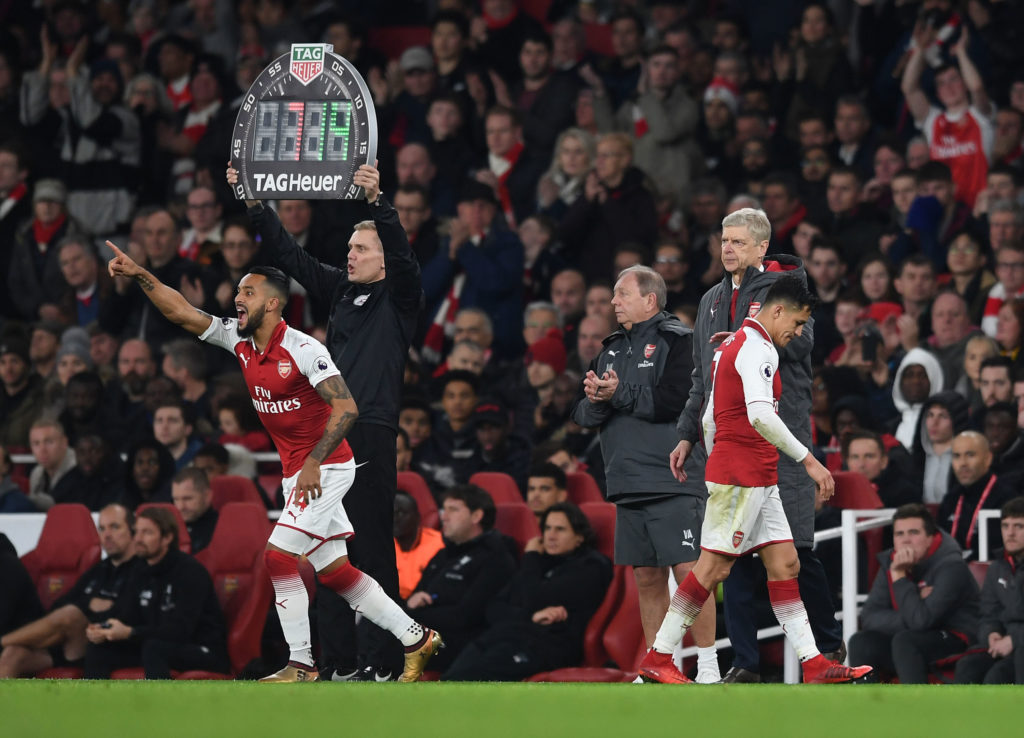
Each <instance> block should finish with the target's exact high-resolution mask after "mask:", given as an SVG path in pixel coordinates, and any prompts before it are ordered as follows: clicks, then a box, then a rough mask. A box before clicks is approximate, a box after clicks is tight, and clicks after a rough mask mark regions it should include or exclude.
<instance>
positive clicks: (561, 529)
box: [441, 502, 612, 681]
mask: <svg viewBox="0 0 1024 738" xmlns="http://www.w3.org/2000/svg"><path fill="white" fill-rule="evenodd" d="M542 530H543V541H542V542H538V543H535V544H533V545H531V546H528V547H527V551H526V553H525V554H524V555H523V560H522V565H521V566H520V568H519V571H518V572H517V573H516V575H515V576H513V577H512V579H511V580H510V581H509V582H508V584H507V585H506V586H505V588H504V589H502V591H501V592H500V593H499V594H498V596H497V597H496V598H495V599H494V600H492V601H491V603H490V605H489V606H488V608H487V621H488V622H489V623H490V627H489V628H488V629H487V631H486V632H484V633H483V635H481V636H480V637H479V638H477V639H476V640H474V641H473V642H472V643H470V644H469V645H468V646H467V647H466V648H465V649H464V650H463V651H462V653H461V654H460V655H459V657H458V658H457V659H455V663H453V664H452V665H451V667H450V668H449V669H448V670H447V671H446V672H445V673H444V674H442V675H441V679H442V680H443V681H519V680H521V679H525V678H526V677H528V676H531V675H533V674H537V673H539V672H542V671H549V670H552V669H559V668H563V667H567V666H572V665H574V664H577V663H579V660H580V659H581V658H582V656H583V633H584V631H585V630H586V627H587V623H588V622H589V621H590V618H591V616H592V615H593V614H594V612H595V611H596V610H597V608H598V606H599V605H600V604H601V600H602V599H603V598H604V595H605V592H606V591H607V589H608V584H609V583H610V582H611V578H612V566H611V562H610V561H608V559H607V558H605V557H604V556H603V555H601V554H600V553H598V552H597V551H595V550H594V548H593V544H594V540H595V537H594V532H593V530H592V529H591V527H590V523H589V522H588V521H587V518H586V516H585V515H584V514H583V513H582V512H581V511H580V509H579V508H578V507H576V506H575V505H573V504H572V503H570V502H563V503H559V504H557V505H553V506H551V507H550V508H548V511H547V512H546V513H545V514H544V518H543V525H542Z"/></svg>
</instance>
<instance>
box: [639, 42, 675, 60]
mask: <svg viewBox="0 0 1024 738" xmlns="http://www.w3.org/2000/svg"><path fill="white" fill-rule="evenodd" d="M662 54H667V55H669V56H674V57H675V58H676V59H678V58H679V52H678V51H676V50H675V48H674V47H672V46H669V45H668V44H658V45H657V46H655V47H654V48H652V49H651V50H650V51H648V52H647V58H648V59H652V58H654V57H656V56H661V55H662Z"/></svg>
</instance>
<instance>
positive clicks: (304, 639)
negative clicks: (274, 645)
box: [270, 569, 313, 666]
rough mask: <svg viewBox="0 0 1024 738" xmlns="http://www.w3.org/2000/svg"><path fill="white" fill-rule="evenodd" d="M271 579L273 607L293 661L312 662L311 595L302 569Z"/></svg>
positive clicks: (308, 664) (310, 663) (310, 664)
mask: <svg viewBox="0 0 1024 738" xmlns="http://www.w3.org/2000/svg"><path fill="white" fill-rule="evenodd" d="M270 581H271V582H272V583H273V585H274V607H275V609H276V610H277V617H278V619H279V620H280V621H281V630H282V632H283V633H284V639H285V640H286V641H287V642H288V649H289V651H290V652H291V653H290V655H289V657H288V658H289V660H290V661H296V662H298V663H300V664H305V665H307V666H312V665H313V649H312V644H311V643H310V637H309V595H308V594H306V585H304V584H303V583H302V577H301V576H299V570H298V569H296V570H295V572H294V573H289V574H285V575H282V574H277V575H276V576H272V577H271V578H270Z"/></svg>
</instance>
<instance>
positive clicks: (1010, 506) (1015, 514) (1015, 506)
mask: <svg viewBox="0 0 1024 738" xmlns="http://www.w3.org/2000/svg"><path fill="white" fill-rule="evenodd" d="M1007 518H1024V497H1014V498H1013V499H1012V500H1010V501H1009V502H1007V503H1006V504H1005V505H1003V507H1002V509H1001V510H1000V511H999V519H1000V520H1006V519H1007Z"/></svg>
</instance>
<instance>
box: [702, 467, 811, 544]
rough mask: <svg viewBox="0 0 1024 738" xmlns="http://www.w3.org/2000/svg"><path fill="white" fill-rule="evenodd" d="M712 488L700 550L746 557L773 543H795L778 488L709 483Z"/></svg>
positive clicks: (707, 483)
mask: <svg viewBox="0 0 1024 738" xmlns="http://www.w3.org/2000/svg"><path fill="white" fill-rule="evenodd" d="M705 484H706V485H707V488H708V502H707V508H706V510H705V512H704V525H703V526H702V527H701V531H700V547H701V548H702V549H704V550H706V551H711V552H712V553H717V554H723V555H725V556H742V555H743V554H745V553H748V552H750V551H755V550H757V549H759V548H762V547H764V546H767V545H769V544H772V543H783V542H785V541H792V540H793V534H792V533H791V532H790V530H789V521H788V520H786V511H785V510H784V509H783V507H782V498H780V497H779V487H778V485H774V484H773V485H772V486H770V487H738V486H736V485H732V484H716V483H715V482H705Z"/></svg>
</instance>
